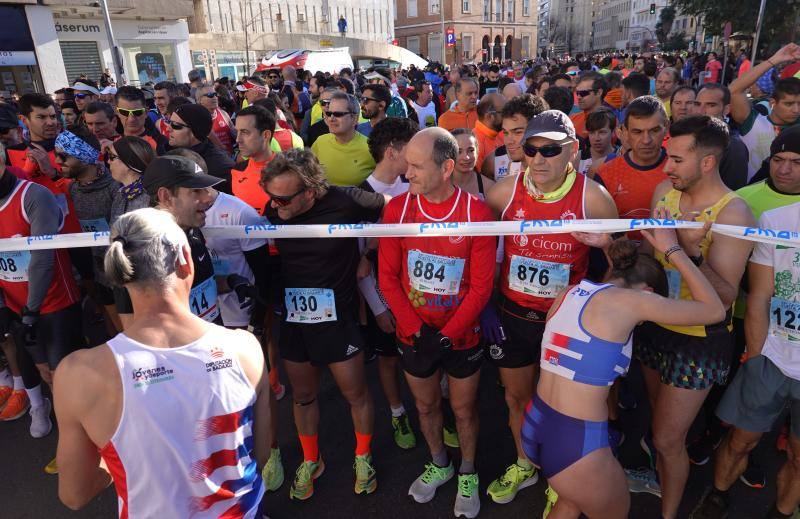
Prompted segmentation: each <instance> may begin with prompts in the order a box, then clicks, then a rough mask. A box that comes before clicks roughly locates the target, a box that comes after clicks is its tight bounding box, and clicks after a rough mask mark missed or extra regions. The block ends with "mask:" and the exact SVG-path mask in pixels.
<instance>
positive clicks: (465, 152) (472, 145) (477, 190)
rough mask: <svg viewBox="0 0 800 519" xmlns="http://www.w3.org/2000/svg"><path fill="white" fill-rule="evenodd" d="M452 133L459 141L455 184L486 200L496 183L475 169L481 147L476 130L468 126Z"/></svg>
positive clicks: (454, 177)
mask: <svg viewBox="0 0 800 519" xmlns="http://www.w3.org/2000/svg"><path fill="white" fill-rule="evenodd" d="M492 95H497V94H488V96H492ZM478 124H480V121H478ZM476 128H477V126H476ZM450 133H451V135H452V136H453V137H455V138H456V142H457V143H458V158H457V159H456V163H455V167H454V169H453V185H454V186H456V187H459V188H461V189H463V190H464V191H466V192H467V193H470V194H472V195H475V196H476V197H478V198H479V199H480V200H482V201H485V200H486V193H487V192H489V189H490V188H491V187H492V186H493V185H494V180H490V179H488V178H486V177H484V176H483V175H481V174H480V173H478V172H477V171H475V167H476V164H477V163H478V161H477V160H476V156H477V155H478V152H479V147H480V145H479V144H478V141H477V139H476V138H475V132H474V131H472V130H468V129H466V128H456V129H455V130H453V131H452V132H450ZM492 151H494V150H492Z"/></svg>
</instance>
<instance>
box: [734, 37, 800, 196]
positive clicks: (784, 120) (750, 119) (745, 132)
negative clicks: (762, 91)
mask: <svg viewBox="0 0 800 519" xmlns="http://www.w3.org/2000/svg"><path fill="white" fill-rule="evenodd" d="M798 60H800V46H798V45H796V44H794V43H789V44H788V45H785V46H784V47H782V48H781V49H780V50H779V51H778V52H776V53H775V54H773V55H772V56H771V57H770V58H769V59H767V60H765V61H762V62H761V63H759V64H758V65H756V66H755V67H753V68H751V69H750V70H748V71H747V72H745V73H744V74H742V75H741V76H739V77H738V78H736V80H735V81H734V82H732V83H731V85H730V89H731V119H732V120H733V121H735V122H736V124H738V125H739V132H740V133H741V135H742V140H743V141H744V143H745V144H746V145H747V149H748V150H750V163H749V167H748V177H747V178H748V180H750V179H751V178H753V176H754V175H755V174H756V172H757V171H758V170H759V168H760V167H761V162H762V161H763V160H764V159H765V158H767V157H768V156H769V145H770V143H771V142H772V140H773V139H774V138H775V136H776V135H777V134H778V133H780V131H781V130H782V129H783V128H786V127H787V126H791V125H794V124H796V123H797V121H798V119H800V79H797V78H788V79H781V80H779V81H777V82H776V83H775V88H774V90H773V92H772V95H771V98H770V107H771V108H772V111H771V113H770V114H769V115H763V114H761V113H760V112H759V111H758V110H756V108H755V107H754V106H753V105H751V103H750V100H749V99H748V98H747V94H746V91H747V89H748V88H749V87H750V86H751V85H752V84H753V83H755V82H756V81H757V80H758V79H759V78H760V77H761V76H762V75H763V74H765V73H766V72H767V71H768V70H770V69H771V68H772V67H777V66H779V65H781V64H783V63H787V62H790V61H798Z"/></svg>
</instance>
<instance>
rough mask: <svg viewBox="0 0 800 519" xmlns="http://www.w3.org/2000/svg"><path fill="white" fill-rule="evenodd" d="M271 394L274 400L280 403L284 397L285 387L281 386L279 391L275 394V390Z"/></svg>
mask: <svg viewBox="0 0 800 519" xmlns="http://www.w3.org/2000/svg"><path fill="white" fill-rule="evenodd" d="M272 393H273V394H274V395H275V400H277V401H278V402H280V401H281V400H283V397H285V396H286V386H284V385H283V384H281V391H278V392H276V391H275V390H273V391H272Z"/></svg>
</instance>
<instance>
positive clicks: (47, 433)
mask: <svg viewBox="0 0 800 519" xmlns="http://www.w3.org/2000/svg"><path fill="white" fill-rule="evenodd" d="M51 432H53V422H52V420H51V421H50V427H49V428H48V429H47V432H46V433H44V434H41V435H38V436H37V435H35V434H33V433H31V437H33V438H36V439H39V438H44V437H45V436H47V435H49V434H50V433H51Z"/></svg>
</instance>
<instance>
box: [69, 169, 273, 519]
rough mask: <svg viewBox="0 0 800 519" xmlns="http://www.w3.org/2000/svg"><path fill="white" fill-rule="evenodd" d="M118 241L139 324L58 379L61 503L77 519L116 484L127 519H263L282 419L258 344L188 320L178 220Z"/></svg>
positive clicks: (188, 281) (74, 358) (140, 213)
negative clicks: (269, 464)
mask: <svg viewBox="0 0 800 519" xmlns="http://www.w3.org/2000/svg"><path fill="white" fill-rule="evenodd" d="M175 159H176V157H172V158H171V159H157V160H158V161H163V160H175ZM187 162H188V161H187ZM154 164H155V162H154ZM148 173H150V169H148ZM214 180H215V179H214ZM111 239H112V244H111V247H109V251H108V253H107V255H106V259H105V268H106V272H107V273H108V275H109V278H110V279H111V281H112V282H113V283H114V284H115V285H118V286H123V285H124V286H125V287H126V288H127V289H128V291H129V293H130V295H131V300H132V302H133V306H134V316H135V317H134V320H133V322H132V323H131V325H130V327H129V328H128V329H126V330H125V333H124V334H122V333H120V334H119V335H117V336H116V337H114V338H113V339H111V340H109V341H108V343H106V344H103V345H101V346H99V347H97V348H93V349H91V350H86V351H82V352H80V353H76V354H75V355H71V356H70V357H69V358H68V359H67V360H66V362H65V363H64V364H63V365H62V366H61V367H60V369H59V370H58V372H57V375H56V385H55V391H54V394H55V395H56V397H55V398H56V403H57V410H56V413H57V417H58V423H59V427H60V428H61V430H62V434H61V438H60V441H59V445H58V462H59V465H60V466H61V467H62V471H61V473H60V475H59V497H60V499H61V501H62V502H63V503H64V504H65V505H67V506H68V507H69V508H71V509H73V510H78V509H80V508H82V507H83V506H85V505H86V504H87V503H88V502H89V501H90V500H91V499H92V498H94V496H95V495H97V494H98V493H100V492H101V491H102V490H103V489H104V488H105V487H106V486H108V485H109V484H110V483H111V481H112V480H113V481H114V484H115V487H116V490H117V495H118V500H119V514H120V517H129V516H130V517H153V516H160V515H166V516H170V517H189V516H196V517H197V516H200V517H218V516H224V515H228V516H237V517H247V518H253V517H259V518H260V517H261V511H258V512H257V510H258V509H259V507H260V503H261V497H262V496H263V493H264V490H263V485H262V482H261V478H260V476H259V473H258V470H257V466H262V465H263V464H264V463H265V462H266V458H267V448H266V447H267V445H269V443H270V438H269V422H270V420H271V417H270V411H269V406H268V404H267V401H268V398H267V397H268V393H267V392H268V391H269V387H268V385H267V376H266V368H265V366H264V359H263V356H262V355H261V348H260V347H259V345H258V341H256V339H255V338H254V337H253V336H252V335H250V334H249V333H247V332H245V331H239V330H237V331H232V330H225V329H224V328H221V327H217V326H214V325H212V324H209V323H207V322H205V321H203V320H202V319H199V318H197V317H196V316H193V315H192V314H191V313H190V312H189V308H188V306H187V303H189V301H190V298H191V297H192V295H191V292H192V289H191V287H192V285H193V277H194V274H195V264H194V258H193V256H194V255H195V253H194V252H193V251H192V250H191V249H190V245H189V243H188V241H187V237H186V235H185V234H184V232H182V230H181V228H180V227H179V226H178V225H176V222H175V220H174V219H173V218H172V217H171V216H170V215H169V214H167V213H166V212H163V211H156V210H154V209H139V210H137V211H134V212H132V213H128V214H126V215H123V216H122V217H120V219H119V220H117V221H116V222H115V223H114V225H113V228H112V231H111ZM131 373H133V377H131ZM75 387H80V388H81V391H75V390H74V388H75ZM101 459H102V462H101ZM232 488H235V489H236V490H235V493H234V491H232V490H231V489H232Z"/></svg>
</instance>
